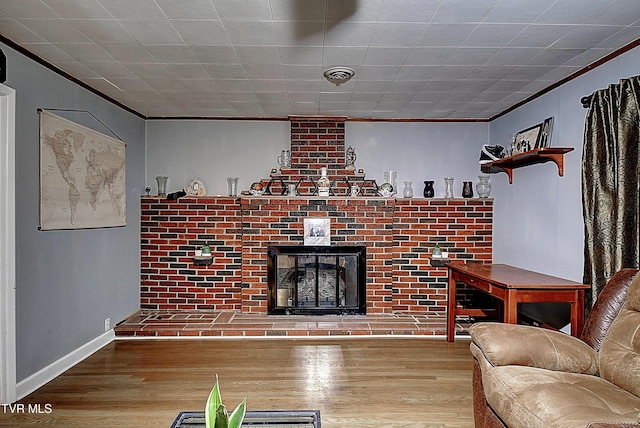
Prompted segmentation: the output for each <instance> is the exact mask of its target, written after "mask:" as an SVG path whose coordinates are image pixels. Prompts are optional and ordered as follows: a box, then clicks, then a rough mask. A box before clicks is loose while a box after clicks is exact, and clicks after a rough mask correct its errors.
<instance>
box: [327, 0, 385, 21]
mask: <svg viewBox="0 0 640 428" xmlns="http://www.w3.org/2000/svg"><path fill="white" fill-rule="evenodd" d="M382 3H383V1H382V0H367V1H361V0H327V21H329V22H341V21H368V22H374V21H376V20H377V19H378V16H379V15H380V10H381V9H382Z"/></svg>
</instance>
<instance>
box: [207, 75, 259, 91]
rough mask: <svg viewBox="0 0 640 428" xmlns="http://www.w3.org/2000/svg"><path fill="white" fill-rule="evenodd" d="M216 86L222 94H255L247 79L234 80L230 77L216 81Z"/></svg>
mask: <svg viewBox="0 0 640 428" xmlns="http://www.w3.org/2000/svg"><path fill="white" fill-rule="evenodd" d="M216 84H217V85H218V88H220V90H221V91H222V92H225V93H227V92H253V87H252V86H251V83H250V82H249V80H247V79H233V78H229V77H226V76H225V77H224V78H218V79H216Z"/></svg>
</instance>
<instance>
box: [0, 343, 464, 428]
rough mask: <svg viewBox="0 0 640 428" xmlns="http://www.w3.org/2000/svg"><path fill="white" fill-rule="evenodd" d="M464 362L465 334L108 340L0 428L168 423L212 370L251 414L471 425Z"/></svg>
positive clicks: (195, 404) (193, 405) (197, 396)
mask: <svg viewBox="0 0 640 428" xmlns="http://www.w3.org/2000/svg"><path fill="white" fill-rule="evenodd" d="M471 366H472V360H471V354H470V353H469V340H468V339H457V340H456V342H454V343H447V342H446V341H445V340H443V339H434V338H378V337H376V338H337V339H306V338H305V339H291V338H289V339H281V338H273V339H255V338H253V339H193V340H117V341H114V342H113V343H111V344H109V345H107V346H106V347H104V348H103V349H101V350H100V351H98V352H97V353H95V354H94V355H92V356H91V357H89V358H87V359H86V360H85V361H83V362H81V363H80V364H78V365H76V366H75V367H73V368H71V369H70V370H68V371H67V372H66V373H64V374H63V375H61V376H59V377H58V378H56V379H54V380H53V381H51V382H50V383H48V384H47V385H45V386H43V387H42V388H40V389H39V390H37V391H36V392H34V393H33V394H31V395H29V396H27V397H25V398H24V399H23V400H20V401H19V403H20V404H24V407H25V409H24V410H25V411H24V413H11V412H10V409H9V408H6V409H5V411H4V412H1V413H0V426H12V427H16V426H17V427H20V426H32V425H35V426H42V425H54V426H64V427H107V426H128V427H169V426H170V425H171V423H172V422H173V420H174V419H175V417H176V416H177V414H178V413H179V412H180V411H185V410H200V409H203V408H204V404H205V401H206V398H207V396H208V394H209V391H210V390H211V388H212V387H213V384H214V382H215V374H216V373H218V375H219V377H220V383H221V391H222V397H223V401H224V403H225V404H226V405H227V407H228V408H231V409H233V408H234V407H235V406H236V405H237V404H238V403H239V402H240V401H241V400H242V398H243V397H245V396H246V397H247V408H248V409H249V410H269V409H287V410H288V409H301V410H304V409H319V410H320V411H321V417H322V427H323V428H332V427H334V428H337V427H342V428H344V427H353V428H370V427H387V428H388V427H410V428H418V427H420V428H427V427H428V428H435V427H464V428H467V427H469V428H470V427H473V411H472V403H471ZM37 405H40V411H41V413H33V412H31V413H29V412H28V409H29V406H31V408H32V409H31V410H34V408H35V407H36V406H37ZM14 410H15V409H14Z"/></svg>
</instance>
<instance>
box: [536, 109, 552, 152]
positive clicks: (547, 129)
mask: <svg viewBox="0 0 640 428" xmlns="http://www.w3.org/2000/svg"><path fill="white" fill-rule="evenodd" d="M552 131H553V116H552V117H548V118H546V119H545V120H544V122H542V130H541V131H540V138H539V139H538V145H537V146H536V148H537V149H543V148H545V147H551V132H552Z"/></svg>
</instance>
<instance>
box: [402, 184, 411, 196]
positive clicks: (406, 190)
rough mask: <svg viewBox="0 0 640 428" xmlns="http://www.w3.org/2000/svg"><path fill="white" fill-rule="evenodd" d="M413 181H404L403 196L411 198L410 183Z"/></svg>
mask: <svg viewBox="0 0 640 428" xmlns="http://www.w3.org/2000/svg"><path fill="white" fill-rule="evenodd" d="M412 184H413V181H405V182H404V190H403V191H402V196H404V197H405V198H413V188H412V187H411V185H412Z"/></svg>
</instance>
